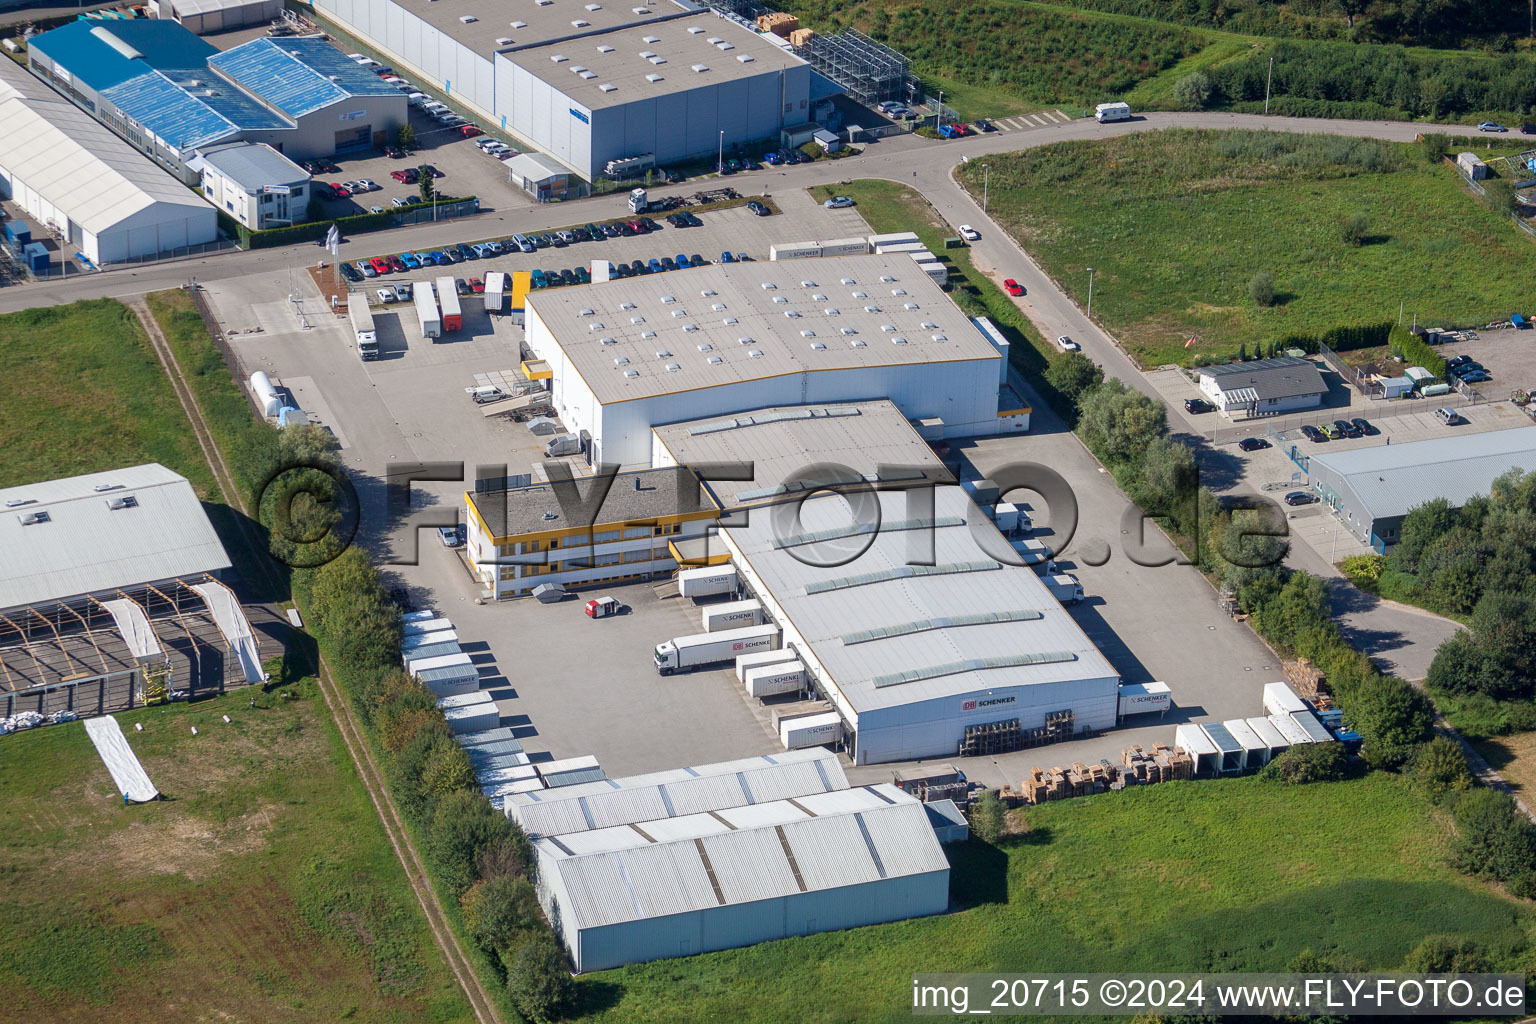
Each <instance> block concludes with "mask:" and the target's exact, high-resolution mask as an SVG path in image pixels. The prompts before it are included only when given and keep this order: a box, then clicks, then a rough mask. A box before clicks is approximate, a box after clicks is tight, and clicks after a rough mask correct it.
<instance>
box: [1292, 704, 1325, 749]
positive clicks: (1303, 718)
mask: <svg viewBox="0 0 1536 1024" xmlns="http://www.w3.org/2000/svg"><path fill="white" fill-rule="evenodd" d="M1291 720H1292V721H1294V722H1295V723H1296V724H1297V725H1299V726H1301V727H1302V728H1303V729H1305V730H1306V732H1307V735H1308V736H1310V737H1312V742H1313V743H1327V742H1329V741H1330V740H1332V739H1333V733H1331V732H1329V731H1328V727H1327V726H1325V725H1323V723H1322V722H1320V721H1318V720H1317V716H1316V715H1314V714H1313V713H1312V712H1311V711H1292V712H1291Z"/></svg>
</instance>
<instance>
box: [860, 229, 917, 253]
mask: <svg viewBox="0 0 1536 1024" xmlns="http://www.w3.org/2000/svg"><path fill="white" fill-rule="evenodd" d="M865 241H866V242H868V243H869V247H870V249H874V248H876V247H877V246H881V245H900V244H902V243H903V242H915V241H917V232H916V231H892V232H890V233H888V234H884V235H870V236H869V237H868V238H867V239H865Z"/></svg>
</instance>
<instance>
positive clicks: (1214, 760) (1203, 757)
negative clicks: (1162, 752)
mask: <svg viewBox="0 0 1536 1024" xmlns="http://www.w3.org/2000/svg"><path fill="white" fill-rule="evenodd" d="M1173 745H1174V746H1176V747H1179V748H1181V749H1182V750H1183V751H1184V753H1186V754H1188V755H1189V756H1190V758H1191V760H1193V761H1194V763H1195V774H1196V775H1215V774H1216V773H1217V771H1218V770H1219V769H1220V768H1221V751H1219V750H1217V749H1216V744H1214V743H1212V742H1211V740H1210V737H1208V736H1207V735H1206V734H1205V730H1204V729H1201V728H1200V727H1199V726H1198V725H1195V724H1194V723H1193V722H1185V723H1184V724H1183V725H1180V726H1176V727H1175V728H1174V730H1173Z"/></svg>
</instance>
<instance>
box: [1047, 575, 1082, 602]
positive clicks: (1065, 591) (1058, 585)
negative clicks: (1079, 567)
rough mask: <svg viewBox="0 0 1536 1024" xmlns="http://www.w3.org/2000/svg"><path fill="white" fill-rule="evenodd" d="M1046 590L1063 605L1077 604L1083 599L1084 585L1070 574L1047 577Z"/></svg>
mask: <svg viewBox="0 0 1536 1024" xmlns="http://www.w3.org/2000/svg"><path fill="white" fill-rule="evenodd" d="M1045 589H1046V590H1049V591H1050V592H1051V596H1052V597H1054V598H1055V599H1056V600H1057V601H1060V602H1061V603H1062V604H1077V602H1079V601H1081V600H1082V599H1083V585H1082V584H1081V583H1079V582H1078V580H1077V577H1076V576H1073V575H1072V574H1071V573H1069V572H1062V573H1057V574H1056V575H1054V576H1046V577H1045Z"/></svg>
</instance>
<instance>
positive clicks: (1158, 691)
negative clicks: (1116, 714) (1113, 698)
mask: <svg viewBox="0 0 1536 1024" xmlns="http://www.w3.org/2000/svg"><path fill="white" fill-rule="evenodd" d="M1172 706H1173V691H1172V690H1171V689H1169V687H1168V684H1167V683H1124V684H1122V685H1121V687H1120V715H1121V717H1124V716H1126V715H1144V714H1150V713H1152V712H1154V711H1155V712H1157V713H1159V714H1161V713H1163V712H1164V711H1167V710H1168V709H1169V708H1170V707H1172Z"/></svg>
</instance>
